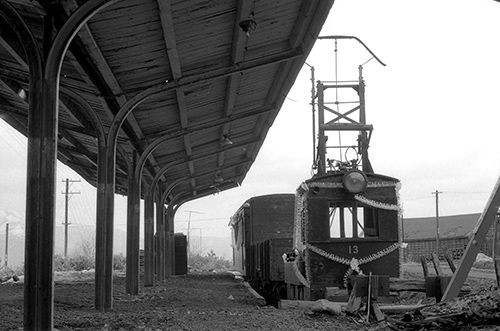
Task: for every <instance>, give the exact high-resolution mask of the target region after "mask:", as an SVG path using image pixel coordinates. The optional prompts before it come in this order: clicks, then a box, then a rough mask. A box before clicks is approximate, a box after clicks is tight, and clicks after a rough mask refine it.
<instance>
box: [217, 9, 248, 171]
mask: <svg viewBox="0 0 500 331" xmlns="http://www.w3.org/2000/svg"><path fill="white" fill-rule="evenodd" d="M252 7H253V2H252V1H250V0H240V1H238V2H237V10H236V19H235V21H234V25H233V42H232V51H231V59H232V64H233V65H234V64H236V63H240V62H241V61H243V54H244V53H245V45H246V43H247V36H246V34H245V33H244V32H243V31H242V30H241V28H240V22H241V21H242V20H244V19H247V18H248V17H249V16H250V14H251V10H252ZM240 82H241V75H239V74H235V75H230V76H229V77H228V78H227V87H226V96H225V100H224V116H226V117H227V116H230V115H231V114H232V113H233V109H234V105H235V103H236V97H237V95H238V94H237V92H238V89H239V87H240ZM230 131H231V124H230V123H226V124H224V126H223V128H222V132H221V140H222V139H224V137H225V136H228V135H229V133H230ZM224 159H225V158H224V152H220V153H219V155H218V160H217V166H219V167H220V166H222V165H223V164H224Z"/></svg>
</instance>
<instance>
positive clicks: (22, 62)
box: [0, 36, 29, 71]
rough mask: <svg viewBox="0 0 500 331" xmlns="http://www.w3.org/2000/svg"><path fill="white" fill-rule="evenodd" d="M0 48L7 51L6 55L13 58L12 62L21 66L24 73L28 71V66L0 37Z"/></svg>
mask: <svg viewBox="0 0 500 331" xmlns="http://www.w3.org/2000/svg"><path fill="white" fill-rule="evenodd" d="M0 46H2V47H3V48H4V49H5V50H6V51H7V53H9V54H10V56H12V57H13V58H14V60H16V61H17V63H19V64H20V65H21V67H22V68H23V69H24V70H25V71H28V70H29V68H28V64H27V63H26V61H24V59H23V58H22V57H21V56H20V55H19V54H18V53H17V52H16V50H15V49H13V48H12V47H11V46H10V45H9V43H7V41H6V40H5V39H3V38H2V37H1V36H0Z"/></svg>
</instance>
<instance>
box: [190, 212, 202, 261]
mask: <svg viewBox="0 0 500 331" xmlns="http://www.w3.org/2000/svg"><path fill="white" fill-rule="evenodd" d="M186 213H189V217H188V229H187V252H188V259H189V254H190V253H191V248H190V246H191V244H190V242H189V232H191V214H203V213H201V212H199V211H194V210H186Z"/></svg>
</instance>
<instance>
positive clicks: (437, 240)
mask: <svg viewBox="0 0 500 331" xmlns="http://www.w3.org/2000/svg"><path fill="white" fill-rule="evenodd" d="M439 193H443V192H440V191H438V190H436V191H434V192H432V194H434V195H435V196H436V254H437V256H438V257H439V251H440V247H439Z"/></svg>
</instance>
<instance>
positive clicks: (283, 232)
mask: <svg viewBox="0 0 500 331" xmlns="http://www.w3.org/2000/svg"><path fill="white" fill-rule="evenodd" d="M294 203H295V196H294V195H293V194H270V195H263V196H257V197H253V198H251V199H248V200H247V201H246V202H245V203H244V204H243V205H242V206H241V207H240V208H239V209H238V210H237V211H236V213H235V214H234V215H233V216H232V217H231V221H230V222H229V226H231V230H232V236H231V237H232V248H233V269H234V270H236V271H239V272H241V273H242V275H243V276H246V277H247V278H251V279H258V278H262V277H263V273H266V275H267V278H266V279H269V277H270V274H271V275H275V276H278V277H281V280H283V279H284V271H283V268H284V267H283V263H282V259H281V256H282V254H283V253H285V252H288V251H290V249H291V248H292V240H291V238H292V231H293V219H294ZM279 238H287V239H286V240H285V241H279V240H278V241H273V242H267V243H266V244H263V242H265V241H266V240H270V239H279ZM258 243H261V244H259V245H258V246H257V244H258Z"/></svg>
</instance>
